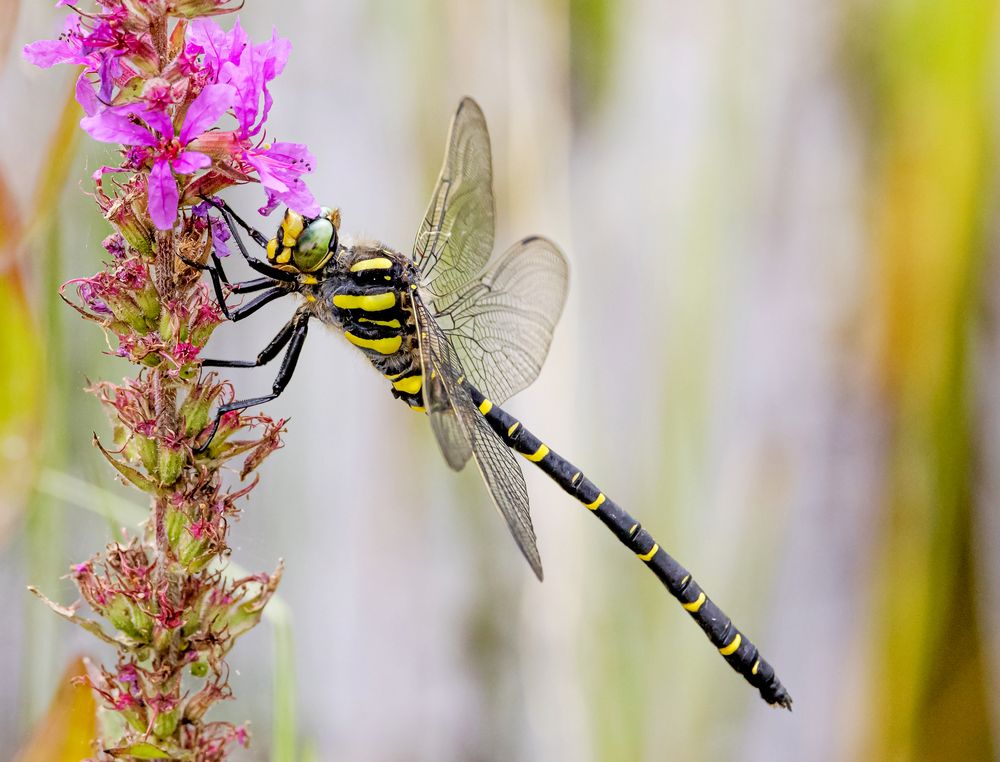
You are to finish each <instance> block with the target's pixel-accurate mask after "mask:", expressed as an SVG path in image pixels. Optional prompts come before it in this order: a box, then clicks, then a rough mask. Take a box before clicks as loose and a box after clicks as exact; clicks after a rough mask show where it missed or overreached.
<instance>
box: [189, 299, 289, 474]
mask: <svg viewBox="0 0 1000 762" xmlns="http://www.w3.org/2000/svg"><path fill="white" fill-rule="evenodd" d="M289 326H291V330H289ZM308 330H309V313H307V312H300V313H297V314H296V315H295V317H294V318H292V320H291V321H290V322H289V323H288V325H286V326H285V327H284V328H282V329H281V332H280V333H279V334H278V335H277V336H275V337H274V339H272V340H271V343H270V344H268V345H267V347H265V348H264V350H263V352H261V354H260V356H263V355H264V354H265V353H267V352H269V351H273V354H272V357H273V356H274V355H276V354H277V353H278V352H279V351H281V345H283V344H284V343H285V342H288V351H287V352H285V358H284V359H283V360H282V361H281V368H279V369H278V375H277V376H276V377H275V379H274V383H273V384H272V385H271V393H270V394H265V395H264V396H263V397H252V398H250V399H245V400H236V401H235V402H230V403H229V404H228V405H223V406H222V407H220V408H219V409H218V410H217V411H216V413H215V422H214V423H213V424H212V431H211V433H210V434H209V435H208V439H206V440H205V443H204V444H202V445H201V446H199V447H197V448H195V453H196V454H197V453H201V452H204V451H205V450H206V449H207V448H208V446H209V445H210V444H211V443H212V439H213V438H214V437H215V432H216V431H218V430H219V422H220V421H221V420H222V416H224V415H225V414H226V413H229V412H232V411H233V410H243V409H244V408H248V407H251V406H253V405H260V404H263V403H264V402H270V401H271V400H273V399H275V398H277V397H278V396H279V395H280V394H281V393H282V392H283V391H285V387H286V386H288V382H289V381H291V380H292V374H293V373H294V372H295V365H296V363H298V361H299V355H300V354H302V345H303V344H304V343H305V340H306V333H307V332H308ZM286 333H287V334H288V336H287V337H286V336H285V334H286ZM276 345H277V346H276ZM260 356H258V359H260ZM267 359H268V360H270V359H271V358H270V357H269V358H267ZM218 362H219V361H216V363H218ZM264 362H267V360H265V361H264ZM257 364H261V363H257ZM230 367H233V366H230Z"/></svg>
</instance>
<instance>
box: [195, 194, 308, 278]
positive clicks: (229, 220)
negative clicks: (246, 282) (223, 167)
mask: <svg viewBox="0 0 1000 762" xmlns="http://www.w3.org/2000/svg"><path fill="white" fill-rule="evenodd" d="M202 198H203V199H205V201H207V202H208V203H209V204H211V205H212V206H214V207H215V208H216V209H218V210H219V211H220V212H222V217H223V219H224V220H225V221H226V226H227V227H228V228H229V232H230V234H231V235H232V236H233V240H234V241H236V247H237V248H238V249H239V250H240V254H242V255H243V258H244V259H245V260H246V261H247V264H248V265H250V267H251V268H253V269H254V270H256V271H257V272H259V273H261V274H263V275H267V276H268V277H271V278H274V280H280V281H285V282H286V283H294V282H295V281H296V279H297V276H296V275H294V274H292V273H287V272H285V271H284V270H281V269H279V268H277V267H272V266H271V265H269V264H267V263H266V262H262V261H261V260H259V259H257V258H256V257H253V256H251V255H250V252H249V251H247V247H246V244H245V243H243V238H242V237H241V236H240V231H239V230H237V229H236V225H237V223H238V224H239V225H240V226H241V227H242V228H243V229H244V230H246V231H247V233H249V234H250V237H251V238H253V239H254V241H256V242H257V244H258V245H260V246H261V248H265V249H266V248H267V239H266V238H264V235H263V234H262V233H260V232H259V231H257V230H254V229H253V228H252V227H250V226H249V225H248V224H247V223H245V222H244V221H243V220H242V219H240V218H239V217H237V216H236V214H235V213H234V212H233V211H232V209H230V208H229V205H228V204H226V203H225V202H222V203H219V202H218V201H215V200H214V199H211V198H209V197H208V196H202Z"/></svg>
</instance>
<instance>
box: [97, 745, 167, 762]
mask: <svg viewBox="0 0 1000 762" xmlns="http://www.w3.org/2000/svg"><path fill="white" fill-rule="evenodd" d="M106 751H107V753H108V754H110V755H111V756H112V757H115V758H116V759H120V758H122V757H135V758H136V759H171V758H172V757H171V755H170V754H169V753H168V752H165V751H164V750H163V749H160V748H158V747H156V746H153V744H151V743H145V742H143V743H135V744H132V745H131V746H119V747H118V748H116V749H107V750H106Z"/></svg>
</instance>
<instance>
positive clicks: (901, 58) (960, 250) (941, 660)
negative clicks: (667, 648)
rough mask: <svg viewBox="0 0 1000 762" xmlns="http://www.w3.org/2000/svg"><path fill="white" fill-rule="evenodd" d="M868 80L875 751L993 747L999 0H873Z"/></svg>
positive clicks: (879, 755) (930, 753)
mask: <svg viewBox="0 0 1000 762" xmlns="http://www.w3.org/2000/svg"><path fill="white" fill-rule="evenodd" d="M868 13H869V14H870V15H866V14H862V18H860V19H859V23H858V31H857V34H858V36H859V37H863V38H864V39H866V40H869V44H870V45H871V46H872V50H870V51H868V54H867V58H868V62H869V63H870V64H871V65H870V66H868V67H866V71H865V72H864V78H865V81H864V84H863V85H862V87H864V88H873V92H872V96H873V97H871V98H870V99H869V102H870V103H871V104H872V107H873V109H874V124H875V125H876V140H875V150H876V152H877V156H876V158H875V161H874V162H873V165H874V166H875V167H876V168H877V169H876V170H875V173H874V180H873V182H872V183H871V187H872V195H871V199H872V204H873V214H872V220H873V248H874V251H875V253H876V255H877V257H878V260H877V261H878V267H877V269H876V276H877V277H878V278H879V280H878V285H877V291H876V293H875V295H874V301H873V304H875V305H877V307H876V309H877V310H878V311H879V313H880V314H878V315H876V316H873V317H872V322H873V323H874V324H878V325H881V326H883V327H884V337H883V342H882V346H881V348H880V349H881V357H880V363H881V368H880V370H881V373H882V377H883V382H884V385H885V388H886V392H887V394H886V397H887V399H889V400H891V401H892V404H893V410H892V418H893V422H892V427H893V428H892V435H893V440H892V448H893V449H892V450H891V451H890V453H889V458H890V460H889V476H888V485H887V487H888V489H887V492H888V494H889V498H888V506H887V521H886V522H885V527H886V529H885V533H884V536H883V537H881V538H880V542H879V543H877V544H876V545H875V547H876V549H877V550H876V552H877V553H878V554H879V556H880V557H879V558H877V559H876V561H875V564H874V569H873V590H874V596H873V604H872V605H873V609H872V610H873V615H874V624H875V627H876V631H877V635H876V637H875V652H874V654H873V662H872V663H873V670H872V678H871V679H872V688H873V696H872V699H871V701H870V704H869V705H870V706H871V707H872V708H873V709H874V714H873V717H872V720H871V725H870V730H869V748H868V750H867V751H868V754H867V756H868V757H869V758H872V759H911V758H915V757H920V758H927V759H989V758H994V751H995V750H994V749H993V745H992V739H991V738H990V734H989V723H988V719H987V718H988V714H987V709H986V707H987V701H988V695H989V686H988V685H987V684H986V682H985V679H986V675H987V674H988V673H987V670H986V669H985V668H984V665H983V653H982V648H983V644H982V642H981V636H980V633H979V630H978V627H977V621H976V620H977V615H976V611H975V608H976V599H975V597H974V595H973V591H974V590H975V589H976V584H975V580H974V578H973V577H972V570H971V566H970V564H969V563H968V558H967V556H968V553H969V549H970V547H971V543H970V531H971V526H972V524H971V510H972V498H971V495H972V484H971V477H972V473H973V468H972V462H973V458H972V424H971V420H970V413H969V409H970V400H969V393H968V389H969V384H970V378H971V361H970V353H969V346H968V343H969V337H970V336H971V335H972V332H973V327H974V325H975V321H976V320H977V317H978V311H979V309H978V308H979V299H980V298H981V295H980V293H979V290H978V288H977V287H976V285H977V284H978V283H979V282H980V281H981V277H980V276H981V272H982V263H983V235H984V230H983V220H984V219H986V216H987V211H988V210H987V207H986V206H985V201H986V200H987V199H988V198H989V194H988V192H987V191H988V184H987V182H988V180H987V169H988V168H989V167H990V166H991V165H992V163H991V157H990V153H991V145H992V136H991V134H990V131H991V126H992V124H993V118H994V117H993V113H992V108H991V105H990V103H991V101H990V94H991V93H992V87H993V82H994V71H995V61H996V52H997V51H996V20H997V12H996V7H995V4H994V3H992V2H987V1H986V0H959V1H958V2H953V3H938V2H933V0H919V1H918V2H913V0H888V1H887V2H882V3H876V4H873V5H871V6H869V7H868Z"/></svg>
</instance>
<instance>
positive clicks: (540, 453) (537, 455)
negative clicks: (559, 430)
mask: <svg viewBox="0 0 1000 762" xmlns="http://www.w3.org/2000/svg"><path fill="white" fill-rule="evenodd" d="M521 454H522V455H524V457H526V458H527V459H528V460H530V461H531V462H532V463H537V462H538V461H540V460H542V459H543V458H544V457H545V456H546V455H548V454H549V448H548V446H547V445H538V449H537V450H535V451H534V452H533V453H531V454H530V455H527V454H525V453H523V452H522V453H521Z"/></svg>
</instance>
